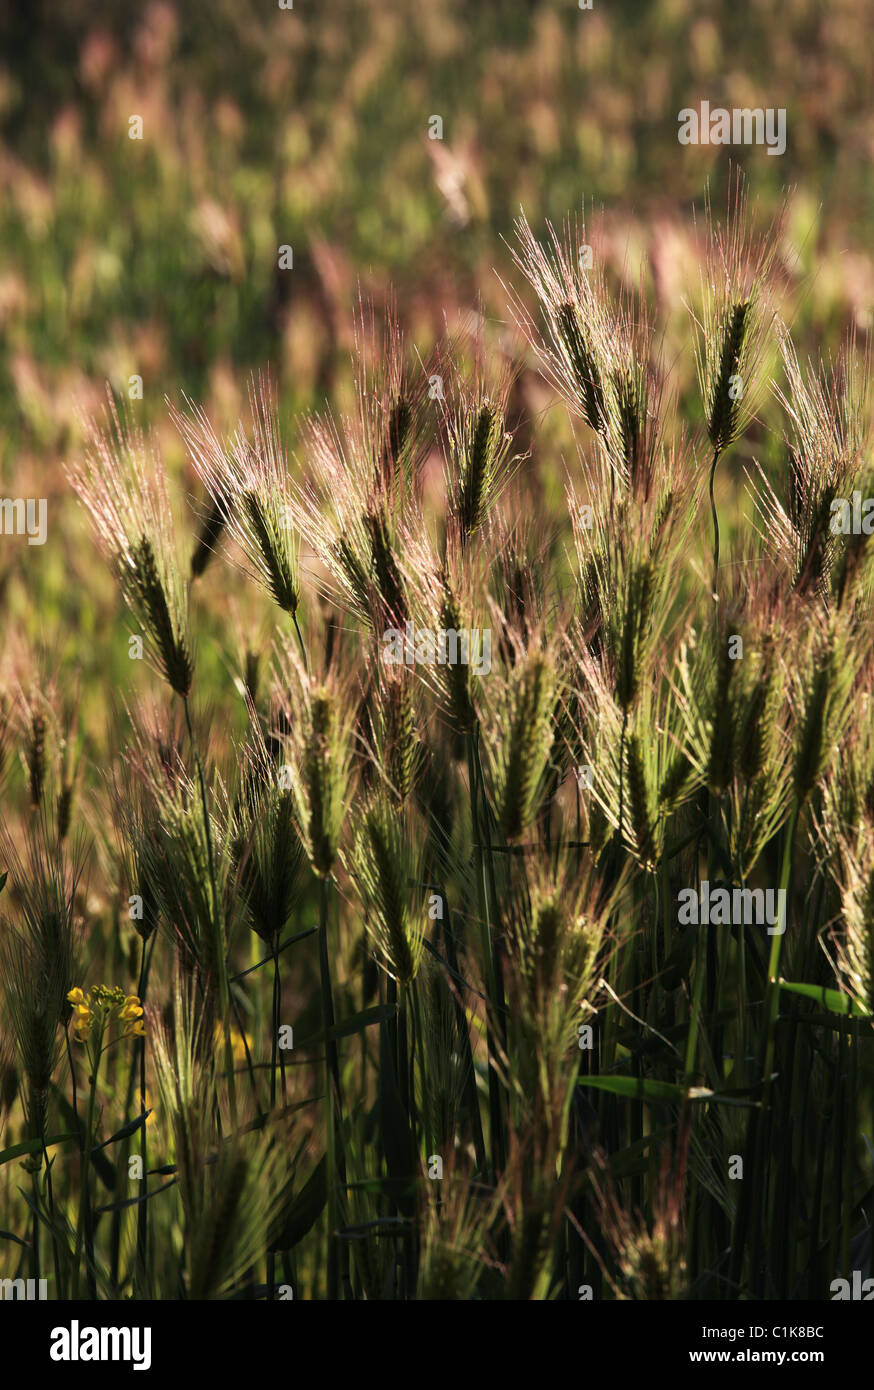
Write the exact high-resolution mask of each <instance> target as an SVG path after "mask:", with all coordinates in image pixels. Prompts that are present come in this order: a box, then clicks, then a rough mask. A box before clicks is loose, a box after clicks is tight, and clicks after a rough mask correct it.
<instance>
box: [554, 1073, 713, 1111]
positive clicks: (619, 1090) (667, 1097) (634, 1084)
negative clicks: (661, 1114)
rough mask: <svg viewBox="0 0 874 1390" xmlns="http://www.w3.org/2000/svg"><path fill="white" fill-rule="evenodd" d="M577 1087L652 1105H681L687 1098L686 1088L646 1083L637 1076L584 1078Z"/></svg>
mask: <svg viewBox="0 0 874 1390" xmlns="http://www.w3.org/2000/svg"><path fill="white" fill-rule="evenodd" d="M577 1085H578V1086H592V1087H594V1089H595V1090H596V1091H609V1092H610V1094H611V1096H624V1097H625V1098H626V1100H645V1101H647V1102H649V1103H650V1104H652V1105H659V1104H661V1105H679V1104H681V1103H682V1101H684V1100H685V1098H686V1088H685V1086H677V1085H675V1084H674V1083H673V1082H671V1081H645V1080H644V1079H643V1077H636V1076H582V1077H580V1079H579V1081H578V1082H577Z"/></svg>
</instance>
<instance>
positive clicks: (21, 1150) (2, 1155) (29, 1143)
mask: <svg viewBox="0 0 874 1390" xmlns="http://www.w3.org/2000/svg"><path fill="white" fill-rule="evenodd" d="M75 1138H76V1136H75V1134H53V1135H52V1136H51V1137H50V1138H49V1139H47V1140H46V1148H47V1149H50V1148H52V1147H53V1146H54V1145H55V1144H65V1143H66V1142H67V1140H68V1139H72V1140H75ZM41 1148H42V1140H41V1139H25V1140H24V1142H23V1143H21V1144H13V1145H12V1147H11V1148H10V1149H2V1150H0V1165H2V1164H4V1163H10V1162H11V1161H12V1159H13V1158H21V1157H23V1155H24V1154H35V1153H39V1151H40V1149H41Z"/></svg>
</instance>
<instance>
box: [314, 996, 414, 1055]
mask: <svg viewBox="0 0 874 1390" xmlns="http://www.w3.org/2000/svg"><path fill="white" fill-rule="evenodd" d="M397 1011H398V1005H397V1004H372V1005H371V1007H370V1008H369V1009H362V1010H361V1012H360V1013H358V1014H352V1016H351V1017H350V1018H344V1019H341V1021H340V1022H339V1023H335V1024H334V1027H333V1028H329V1029H328V1033H327V1037H328V1038H330V1039H332V1040H333V1041H335V1042H336V1040H337V1039H338V1038H348V1037H350V1036H351V1035H352V1034H353V1033H363V1032H364V1029H365V1028H372V1027H373V1025H374V1023H384V1022H385V1020H386V1019H388V1018H393V1017H394V1015H395V1014H396V1013H397ZM325 1036H326V1035H325V1033H324V1032H321V1033H315V1034H313V1036H312V1037H309V1038H306V1039H305V1040H304V1041H303V1042H302V1043H299V1044H298V1046H299V1047H315V1046H316V1045H317V1044H318V1043H323V1042H324V1041H325Z"/></svg>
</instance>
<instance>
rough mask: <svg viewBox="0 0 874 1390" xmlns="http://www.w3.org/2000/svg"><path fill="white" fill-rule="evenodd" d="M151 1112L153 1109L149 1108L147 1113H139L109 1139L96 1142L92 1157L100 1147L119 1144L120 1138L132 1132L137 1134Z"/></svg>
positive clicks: (126, 1136)
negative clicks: (99, 1142) (100, 1142)
mask: <svg viewBox="0 0 874 1390" xmlns="http://www.w3.org/2000/svg"><path fill="white" fill-rule="evenodd" d="M151 1113H152V1112H151V1110H147V1111H146V1112H145V1114H143V1115H137V1117H136V1119H135V1120H128V1122H127V1124H126V1125H122V1127H121V1129H117V1130H116V1131H115V1133H114V1134H111V1135H110V1136H109V1138H108V1139H104V1140H103V1143H102V1144H95V1145H94V1147H93V1149H92V1150H91V1157H92V1158H93V1157H94V1155H95V1154H96V1153H97V1152H98V1150H99V1149H105V1148H106V1146H107V1145H108V1144H117V1143H118V1142H119V1140H120V1139H127V1138H129V1136H130V1135H131V1134H136V1132H137V1130H138V1129H142V1127H143V1125H144V1124H145V1123H146V1120H147V1119H148V1118H149V1116H150V1115H151Z"/></svg>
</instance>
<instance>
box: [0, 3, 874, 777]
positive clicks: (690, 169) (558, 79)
mask: <svg viewBox="0 0 874 1390" xmlns="http://www.w3.org/2000/svg"><path fill="white" fill-rule="evenodd" d="M0 54H2V57H0V177H2V199H0V490H2V492H3V494H4V495H7V496H14V497H17V496H21V497H33V496H37V497H46V498H47V499H48V509H49V511H48V516H49V538H50V543H49V544H47V545H46V546H44V547H42V548H39V547H35V546H34V547H31V546H28V545H27V542H26V540H24V539H23V538H14V537H4V539H3V545H2V550H0V602H2V611H3V615H4V616H3V629H4V642H3V658H2V661H3V668H4V669H3V672H2V677H3V682H4V685H5V687H6V688H7V689H12V688H14V686H15V684H16V682H17V681H18V680H20V679H21V672H23V671H32V669H33V668H32V661H33V658H34V656H41V659H42V664H43V668H44V671H45V673H46V675H55V676H56V678H57V679H58V680H59V681H60V682H61V685H62V686H63V687H64V688H65V689H66V690H72V688H73V687H74V686H75V685H78V683H79V681H81V687H80V688H81V692H82V703H81V708H80V720H79V729H80V736H81V737H82V738H83V739H84V742H85V746H87V748H88V751H89V753H90V754H91V756H92V757H93V758H94V759H96V760H97V761H100V759H101V758H102V757H103V756H104V755H105V753H106V751H107V748H106V743H107V737H108V734H107V730H108V727H109V726H108V723H107V720H106V717H105V716H106V706H105V701H106V700H107V699H109V700H116V701H117V702H118V700H119V698H121V699H123V698H124V694H125V691H126V689H127V688H128V686H129V683H130V675H131V667H130V663H129V662H128V661H127V644H126V640H125V635H124V634H125V630H126V628H125V622H124V619H123V616H122V615H121V613H120V612H119V610H118V600H117V597H116V595H115V591H114V588H113V586H112V584H111V581H110V578H109V576H108V575H105V574H104V573H103V572H102V570H101V569H100V567H99V566H97V565H95V563H94V556H93V551H92V549H91V546H90V543H89V541H88V539H87V533H86V530H85V528H84V523H83V521H82V518H81V517H80V516H79V515H78V512H77V509H76V507H75V505H74V504H73V502H72V500H71V498H70V496H69V490H68V488H67V485H66V483H65V481H64V476H63V472H62V467H61V465H62V463H63V461H64V460H65V459H70V458H71V457H74V456H75V455H76V452H77V450H78V448H79V445H80V439H81V428H80V416H81V412H82V411H83V410H84V411H90V410H93V409H94V408H96V407H97V406H98V405H99V404H100V402H101V399H102V398H103V394H104V391H105V385H106V382H107V381H108V382H109V383H110V384H111V386H112V387H113V389H114V390H115V391H116V392H117V393H119V394H120V396H121V397H122V398H127V397H128V395H129V382H130V379H131V377H132V376H134V375H138V376H140V377H142V381H143V398H142V400H135V401H133V402H132V403H131V410H132V412H133V414H134V416H135V418H136V419H138V420H139V421H141V422H142V423H143V424H145V425H154V426H155V427H156V429H157V431H158V435H159V438H160V441H161V444H162V447H163V449H164V451H165V453H166V455H167V457H168V459H169V461H170V462H171V465H172V467H173V469H174V470H175V473H176V476H177V477H178V479H179V501H180V517H181V528H182V529H181V535H182V536H183V544H184V545H185V544H189V543H190V541H189V536H191V535H193V531H194V528H195V526H196V514H195V511H191V510H189V511H188V512H187V514H186V512H185V511H183V510H182V509H183V508H186V507H187V505H188V502H189V501H190V502H193V504H194V506H195V509H196V506H197V505H198V504H199V502H200V498H199V497H198V495H197V489H196V486H195V484H194V482H193V478H192V475H190V474H189V473H188V472H187V471H186V462H185V459H184V457H183V452H182V449H181V447H180V445H179V442H178V439H177V438H176V436H175V433H174V432H173V430H172V427H171V426H170V425H169V423H168V422H167V414H166V407H165V397H167V396H169V397H170V399H171V400H173V401H179V399H180V398H181V396H182V394H183V393H187V394H189V395H190V396H192V397H193V398H194V399H195V400H197V401H199V402H202V403H203V404H204V405H205V406H206V408H207V409H208V410H209V411H210V412H211V415H212V418H214V419H215V420H217V421H218V422H220V423H223V424H226V425H228V426H230V425H231V424H233V423H234V422H235V421H236V419H237V417H238V414H239V413H240V410H241V409H242V407H243V404H244V399H245V391H246V380H247V376H248V374H249V372H250V370H252V369H254V368H262V367H266V366H269V368H270V370H271V372H272V374H273V376H274V378H275V379H276V381H277V383H278V385H279V387H280V393H281V405H282V411H283V415H284V416H285V419H286V421H287V424H288V427H289V437H290V439H291V440H292V441H293V438H294V428H295V425H294V422H295V420H296V419H298V418H299V417H300V415H301V413H302V412H304V411H306V410H308V409H312V408H316V409H318V408H319V407H320V406H322V405H323V404H324V403H325V401H326V400H331V401H332V402H333V403H334V404H338V403H339V404H340V405H342V404H343V401H344V399H347V398H348V389H349V382H350V348H351V343H352V320H353V312H354V309H355V306H356V303H357V299H358V296H359V293H360V294H362V295H363V296H365V297H368V296H373V298H374V299H375V301H376V302H377V304H380V303H382V302H383V301H384V299H385V296H386V294H387V293H388V291H389V290H390V289H393V291H394V293H395V294H396V297H397V303H398V309H399V315H400V319H401V322H402V324H404V325H405V327H406V328H407V329H408V330H409V332H410V334H411V337H412V340H413V341H414V343H415V344H416V346H417V347H418V348H419V349H420V351H421V352H422V354H423V356H424V355H425V354H426V353H427V351H428V350H429V348H430V346H431V345H432V344H433V342H434V340H435V338H436V337H437V336H439V334H440V332H441V331H442V330H443V328H444V326H447V327H448V328H449V330H450V332H452V331H454V330H455V329H456V328H457V326H458V324H459V321H460V317H461V316H463V315H465V314H466V313H468V312H469V310H470V309H471V307H472V306H474V305H475V303H476V302H477V298H478V297H480V298H481V301H482V307H483V312H484V317H485V320H486V323H487V325H488V332H489V333H490V334H491V336H492V338H493V340H494V343H495V345H496V350H497V349H498V348H500V350H503V351H505V352H506V353H507V354H508V355H509V356H511V357H513V356H515V355H516V354H517V353H518V352H519V351H520V350H519V348H518V342H517V340H516V339H515V338H514V337H513V335H512V334H511V333H510V331H509V329H510V323H509V313H508V301H507V294H506V291H505V289H504V286H503V284H502V281H506V282H512V283H515V284H518V278H519V277H518V276H515V277H514V274H513V269H512V265H511V260H510V254H509V251H508V248H507V244H506V240H511V239H512V223H513V219H514V217H516V216H517V215H518V213H519V210H520V207H524V209H525V212H526V213H527V215H528V217H529V218H530V220H531V222H532V225H533V227H534V228H535V230H536V231H539V230H542V228H543V225H544V223H545V221H546V220H547V219H552V220H553V221H555V222H556V223H561V222H562V221H563V220H564V219H565V218H566V217H567V216H569V215H573V214H577V215H578V214H579V213H580V211H581V209H582V207H583V204H584V202H585V207H586V212H587V215H588V216H589V217H590V218H591V216H592V213H593V212H594V213H600V212H601V211H603V217H602V218H601V219H600V222H599V230H598V254H599V255H600V256H603V257H604V258H606V261H607V263H608V265H609V267H610V272H611V275H612V277H613V278H614V279H615V281H616V282H623V281H624V282H625V283H626V284H627V285H628V286H631V287H637V286H638V285H639V283H640V277H641V265H642V264H643V263H644V260H646V261H648V263H649V265H650V267H651V269H650V273H649V275H648V278H647V280H646V292H647V294H648V296H649V297H650V299H651V300H652V303H653V306H654V308H655V309H656V311H657V314H658V317H659V319H660V321H661V323H662V324H663V326H664V334H665V337H664V350H663V358H664V366H665V371H666V373H667V375H668V376H669V377H670V379H671V384H672V387H674V388H676V392H677V395H678V399H679V403H680V409H681V411H683V412H684V413H685V414H687V415H688V416H689V418H690V420H691V421H692V422H693V423H694V422H695V421H696V420H697V418H698V416H697V412H698V406H697V404H696V396H695V390H694V374H693V370H692V364H691V358H690V356H689V354H688V353H686V354H682V355H681V353H680V345H681V343H682V342H684V341H687V337H686V335H687V327H688V325H687V323H686V311H685V309H684V307H683V299H684V296H686V295H689V294H691V295H692V296H693V297H694V291H695V282H696V276H697V268H696V244H695V241H694V227H693V221H692V218H691V217H690V210H695V211H696V212H697V215H698V220H699V223H700V214H701V210H702V207H703V198H704V191H705V187H706V184H707V181H708V180H709V181H710V183H711V187H712V193H713V199H714V204H715V206H717V207H719V206H720V205H721V204H722V203H723V201H724V196H725V188H726V185H727V181H728V178H729V176H730V160H736V161H737V162H738V163H739V164H740V165H741V167H742V168H743V169H744V170H745V171H746V173H747V176H748V180H749V187H750V192H751V195H752V197H753V199H754V200H757V201H758V204H759V209H760V216H761V218H762V219H763V220H764V219H766V218H767V217H768V216H769V215H770V214H771V213H772V212H773V210H774V209H775V207H776V206H777V204H778V202H779V201H780V199H781V197H782V196H783V194H784V191H786V190H788V209H787V215H786V219H785V223H784V231H783V237H782V245H781V251H780V260H781V262H782V270H783V281H784V286H785V291H786V298H785V302H784V305H783V312H784V313H785V315H786V317H787V318H788V319H789V321H790V322H791V325H792V328H793V332H794V334H795V337H796V341H797V342H798V344H799V348H800V351H801V353H802V355H805V354H807V353H811V354H816V353H818V352H819V351H820V350H823V349H828V348H830V347H832V346H834V345H836V344H837V342H838V341H839V340H840V338H841V337H842V335H844V334H845V333H846V332H847V331H855V332H856V334H857V335H858V338H859V341H860V343H861V344H862V345H863V346H864V343H865V341H866V340H867V337H868V335H869V333H870V330H871V326H872V322H874V320H872V310H874V259H872V252H871V247H872V244H874V241H872V230H874V172H872V169H874V104H872V101H871V94H870V44H869V33H868V29H867V18H866V7H865V5H863V4H862V3H860V0H835V2H834V3H830V4H829V5H828V6H822V5H820V4H817V3H812V0H788V2H787V3H786V4H784V5H781V6H780V7H774V6H773V5H771V4H770V3H767V0H752V2H751V3H735V2H734V0H732V3H718V4H713V3H710V4H696V3H693V0H658V3H652V4H645V3H640V4H638V3H613V4H606V3H603V4H602V3H599V0H595V3H594V6H593V8H592V9H591V10H579V9H578V8H577V7H576V4H575V3H572V2H571V0H528V3H523V0H497V2H496V3H493V4H490V5H488V6H476V5H471V4H467V3H462V0H455V3H452V2H451V0H436V2H435V3H426V4H420V3H414V0H342V3H338V2H337V0H332V3H318V4H316V3H314V2H313V0H295V4H294V8H293V9H290V10H281V9H279V7H278V5H277V4H275V3H270V2H269V0H190V2H189V3H185V4H184V5H183V4H179V5H174V4H171V3H167V0H160V3H156V4H151V5H147V6H144V7H127V6H120V5H118V4H116V3H112V2H111V0H68V3H65V4H64V5H63V6H57V5H53V4H49V3H34V4H31V5H29V6H27V7H21V6H14V5H10V4H4V5H3V6H2V7H0ZM702 99H707V100H709V101H710V102H711V105H717V104H723V105H725V106H728V107H731V106H757V105H758V106H763V107H769V106H773V107H781V106H784V107H785V108H786V112H787V129H788V144H787V150H786V153H785V155H784V156H782V157H780V158H774V157H771V156H769V155H768V154H767V152H766V150H765V149H764V148H762V147H760V148H752V149H726V148H719V147H715V146H710V147H707V146H699V147H682V146H680V145H679V144H678V142H677V115H678V112H679V110H680V109H681V108H683V107H686V106H689V105H692V106H695V105H697V104H698V102H699V101H700V100H702ZM435 115H439V116H440V117H441V119H442V122H443V139H442V140H431V139H429V137H428V130H429V120H430V118H431V117H432V116H435ZM132 116H139V117H141V118H142V135H143V138H142V139H141V140H132V139H130V138H129V128H130V118H131V117H132ZM505 239H506V240H505ZM281 246H290V247H291V248H292V249H293V269H292V270H281V269H280V268H279V265H278V259H279V248H280V247H281ZM814 324H815V331H814V328H813V325H814ZM551 402H552V396H551V393H550V391H549V390H548V388H547V387H546V386H545V385H544V383H543V382H542V381H541V380H540V379H539V377H538V376H537V374H536V373H535V371H534V370H533V365H532V364H530V363H526V364H524V370H523V371H522V372H521V375H520V377H519V382H518V387H517V390H516V396H515V400H514V408H515V411H516V419H517V422H521V423H522V424H523V427H524V428H525V432H526V443H527V444H530V446H531V457H530V459H529V460H528V462H527V464H526V467H525V469H524V470H523V474H522V480H521V484H520V485H521V486H523V487H524V488H526V489H528V490H529V492H530V494H531V502H532V506H533V507H534V508H535V509H538V510H545V511H547V512H549V510H550V508H551V506H552V504H553V503H556V504H560V502H561V491H562V488H561V483H562V479H563V470H564V466H565V462H566V461H567V460H570V462H571V465H572V463H573V457H574V452H573V451H574V444H573V441H572V439H571V438H570V436H569V434H568V432H567V424H566V421H565V417H564V413H563V412H562V411H560V410H552V409H551V408H550V406H551ZM772 409H773V405H772V404H767V403H766V406H765V411H764V415H765V424H763V426H762V427H761V428H760V429H758V430H757V429H754V430H753V431H752V432H751V434H750V435H749V437H748V439H747V440H745V441H744V443H743V445H742V447H740V448H739V449H738V450H736V451H734V453H733V455H732V457H731V459H730V460H729V461H728V462H727V465H726V467H725V469H724V472H723V477H722V481H721V486H722V487H723V489H724V490H725V491H724V496H723V498H722V501H723V502H731V501H732V500H734V499H735V498H737V497H738V496H739V495H740V491H741V490H742V481H743V474H742V465H743V463H744V462H745V461H746V462H748V461H749V458H750V456H751V455H753V454H754V455H756V456H757V457H759V458H762V459H763V460H764V461H765V462H766V463H768V464H775V463H776V464H778V463H779V461H778V460H775V459H772V458H770V457H769V432H768V429H767V414H768V411H769V410H772ZM727 525H728V526H729V530H730V526H731V522H730V520H727ZM244 589H245V590H246V592H244ZM249 590H251V586H242V585H240V583H239V580H238V578H237V576H236V575H235V574H234V572H233V571H232V570H230V569H229V568H228V567H227V566H218V565H214V566H212V567H211V568H210V569H209V570H208V572H207V576H206V578H205V580H204V582H203V584H202V585H201V586H200V590H199V594H198V601H199V602H200V603H201V605H202V608H203V611H202V613H201V614H200V615H199V617H198V623H197V626H198V628H199V630H200V631H201V633H202V634H203V639H204V640H203V649H202V651H201V652H200V653H199V664H200V669H201V670H203V671H204V672H205V673H206V677H207V678H206V679H204V677H203V676H202V677H201V688H200V691H199V696H200V697H201V698H209V699H214V700H216V701H220V700H221V701H223V700H224V699H225V698H226V696H227V694H228V691H229V690H231V693H233V692H232V688H231V685H230V681H229V679H228V672H229V670H233V669H234V668H238V666H239V663H240V661H241V660H242V646H243V638H242V637H239V638H238V636H237V634H238V633H241V634H245V636H246V638H247V639H248V638H252V636H253V634H255V633H257V630H258V623H259V621H260V619H261V616H262V615H263V614H264V613H265V612H266V609H265V607H264V606H263V605H262V604H261V600H260V599H259V598H258V596H257V595H255V594H253V593H251V592H249ZM232 603H234V604H239V607H237V608H234V607H231V606H229V605H231V604H232ZM246 605H248V606H246ZM204 663H205V665H204ZM96 673H100V677H101V679H99V680H95V679H92V676H94V675H95V674H96Z"/></svg>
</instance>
